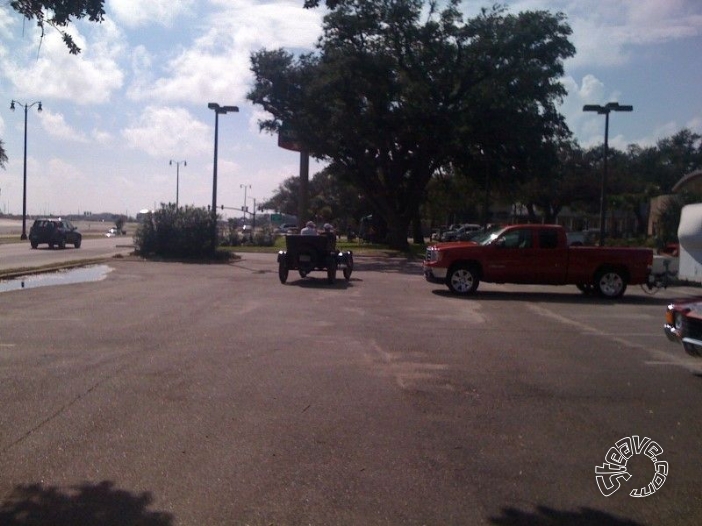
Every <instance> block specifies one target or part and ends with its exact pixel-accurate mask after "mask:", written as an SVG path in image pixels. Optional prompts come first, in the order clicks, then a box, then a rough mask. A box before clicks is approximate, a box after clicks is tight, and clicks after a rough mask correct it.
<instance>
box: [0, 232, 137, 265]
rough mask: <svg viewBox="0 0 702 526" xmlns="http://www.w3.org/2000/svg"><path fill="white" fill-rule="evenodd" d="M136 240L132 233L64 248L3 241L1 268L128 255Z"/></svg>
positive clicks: (96, 239)
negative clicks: (130, 235)
mask: <svg viewBox="0 0 702 526" xmlns="http://www.w3.org/2000/svg"><path fill="white" fill-rule="evenodd" d="M133 244H134V243H133V239H132V238H131V237H129V236H117V237H109V238H108V237H98V238H94V239H85V238H84V239H83V242H82V243H81V246H80V248H74V247H73V245H66V248H65V249H58V248H55V249H50V248H49V247H48V245H39V247H38V248H36V249H32V247H31V246H30V245H29V241H23V242H20V243H5V244H0V272H2V271H7V270H10V269H27V268H30V269H31V268H37V267H43V266H46V265H58V264H64V263H68V262H74V261H80V260H93V259H100V258H111V257H114V256H116V255H117V254H122V255H127V254H130V253H131V252H133V251H134V246H133Z"/></svg>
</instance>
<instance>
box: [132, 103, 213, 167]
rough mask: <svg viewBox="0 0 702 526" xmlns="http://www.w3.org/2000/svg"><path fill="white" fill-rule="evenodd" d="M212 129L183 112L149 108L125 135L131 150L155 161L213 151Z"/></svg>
mask: <svg viewBox="0 0 702 526" xmlns="http://www.w3.org/2000/svg"><path fill="white" fill-rule="evenodd" d="M210 132H211V129H210V127H209V126H207V125H206V124H204V123H202V122H200V121H198V120H197V119H196V118H195V117H194V116H193V115H192V114H191V113H190V112H189V111H187V110H186V109H183V108H171V107H165V106H148V107H146V108H145V109H144V110H143V112H142V113H141V114H140V116H139V117H138V119H137V120H136V122H134V123H133V124H132V125H131V126H129V127H128V128H126V129H124V130H123V131H122V135H123V136H124V138H125V139H127V144H128V145H129V146H130V147H131V148H135V149H138V150H142V151H144V152H146V153H147V154H149V155H150V156H152V157H164V158H170V157H172V156H174V155H177V156H186V157H187V156H190V155H197V154H201V153H203V152H206V151H208V150H209V148H210V147H211V144H212V139H211V137H210Z"/></svg>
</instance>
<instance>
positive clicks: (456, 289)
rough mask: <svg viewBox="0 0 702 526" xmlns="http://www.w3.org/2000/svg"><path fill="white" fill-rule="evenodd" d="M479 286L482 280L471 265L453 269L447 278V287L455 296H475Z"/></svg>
mask: <svg viewBox="0 0 702 526" xmlns="http://www.w3.org/2000/svg"><path fill="white" fill-rule="evenodd" d="M479 284H480V279H479V278H478V273H477V271H476V270H475V267H471V266H469V265H459V266H457V267H453V268H452V269H451V270H449V273H448V276H447V277H446V285H448V288H449V290H450V291H451V292H453V293H454V294H462V295H468V294H473V292H475V290H476V289H477V288H478V285H479Z"/></svg>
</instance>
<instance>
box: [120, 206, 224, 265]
mask: <svg viewBox="0 0 702 526" xmlns="http://www.w3.org/2000/svg"><path fill="white" fill-rule="evenodd" d="M212 221H213V218H212V215H211V214H210V213H209V212H208V211H207V210H205V209H204V208H195V207H192V206H185V207H176V205H175V204H173V203H169V204H161V208H160V209H159V210H156V211H155V212H153V213H150V214H147V215H146V217H145V218H144V220H143V221H142V223H141V224H140V225H139V227H138V228H137V231H136V234H135V235H134V244H135V245H136V250H137V253H139V254H140V255H142V256H146V257H148V256H161V257H172V258H193V257H201V256H204V255H207V254H210V253H211V251H212V229H213V226H214V225H213V223H212Z"/></svg>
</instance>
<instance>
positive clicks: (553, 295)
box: [431, 287, 671, 320]
mask: <svg viewBox="0 0 702 526" xmlns="http://www.w3.org/2000/svg"><path fill="white" fill-rule="evenodd" d="M431 292H432V294H434V295H436V296H443V297H445V298H447V299H448V298H453V299H458V300H478V301H528V302H541V303H579V304H583V305H612V306H616V305H619V304H626V305H661V306H665V305H668V304H669V303H670V302H671V300H670V299H669V298H668V299H666V298H664V297H656V296H634V295H627V294H624V296H623V297H621V298H619V299H616V300H609V299H606V298H601V297H599V296H597V295H586V294H583V293H581V292H579V291H578V290H576V289H575V287H573V293H572V294H570V293H567V292H566V293H564V292H507V291H505V292H502V291H498V290H482V291H481V290H480V289H478V291H477V292H475V293H474V294H470V295H468V296H460V295H457V294H452V293H451V292H450V291H449V290H448V289H447V288H444V289H434V290H432V291H431ZM662 316H663V314H661V320H662V319H663V318H662Z"/></svg>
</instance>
